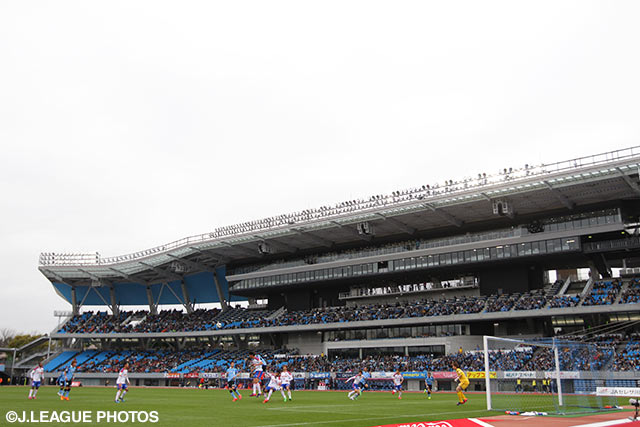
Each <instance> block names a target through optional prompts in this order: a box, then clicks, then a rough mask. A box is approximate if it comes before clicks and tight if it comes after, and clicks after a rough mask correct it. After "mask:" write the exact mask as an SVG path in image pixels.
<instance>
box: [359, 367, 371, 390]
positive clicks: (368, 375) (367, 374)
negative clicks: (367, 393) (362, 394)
mask: <svg viewBox="0 0 640 427" xmlns="http://www.w3.org/2000/svg"><path fill="white" fill-rule="evenodd" d="M370 379H371V372H369V369H367V368H366V367H365V368H362V380H361V381H360V390H362V391H364V390H365V389H367V388H368V387H369V384H367V381H368V380H370Z"/></svg>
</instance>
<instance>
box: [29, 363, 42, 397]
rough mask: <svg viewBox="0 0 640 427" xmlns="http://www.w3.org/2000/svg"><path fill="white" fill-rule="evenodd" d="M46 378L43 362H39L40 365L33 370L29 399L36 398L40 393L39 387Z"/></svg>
mask: <svg viewBox="0 0 640 427" xmlns="http://www.w3.org/2000/svg"><path fill="white" fill-rule="evenodd" d="M43 378H44V368H43V367H42V362H38V366H36V367H35V368H33V371H31V390H29V399H35V398H36V394H38V389H39V388H40V384H41V383H42V379H43Z"/></svg>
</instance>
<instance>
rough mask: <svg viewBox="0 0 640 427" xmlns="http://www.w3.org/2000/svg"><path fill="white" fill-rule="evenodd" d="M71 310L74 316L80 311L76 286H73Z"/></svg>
mask: <svg viewBox="0 0 640 427" xmlns="http://www.w3.org/2000/svg"><path fill="white" fill-rule="evenodd" d="M71 311H72V313H73V315H74V316H76V315H77V314H78V313H79V312H80V307H78V294H77V292H76V287H75V286H72V287H71Z"/></svg>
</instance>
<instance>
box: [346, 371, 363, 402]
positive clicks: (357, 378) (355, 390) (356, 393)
mask: <svg viewBox="0 0 640 427" xmlns="http://www.w3.org/2000/svg"><path fill="white" fill-rule="evenodd" d="M363 378H364V377H363V376H362V371H358V375H354V376H352V377H349V378H347V380H346V381H345V383H348V382H349V381H353V384H352V385H351V388H352V390H351V391H350V392H349V394H348V395H347V397H348V398H349V399H351V400H355V399H357V398H358V397H360V394H362V388H361V387H362V386H361V385H360V383H361V382H362V379H363Z"/></svg>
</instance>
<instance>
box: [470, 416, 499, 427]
mask: <svg viewBox="0 0 640 427" xmlns="http://www.w3.org/2000/svg"><path fill="white" fill-rule="evenodd" d="M467 419H468V420H469V421H471V422H474V423H476V424H478V425H481V426H482V427H493V426H492V425H491V424H489V423H486V422H484V421H482V420H479V419H477V418H467Z"/></svg>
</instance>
